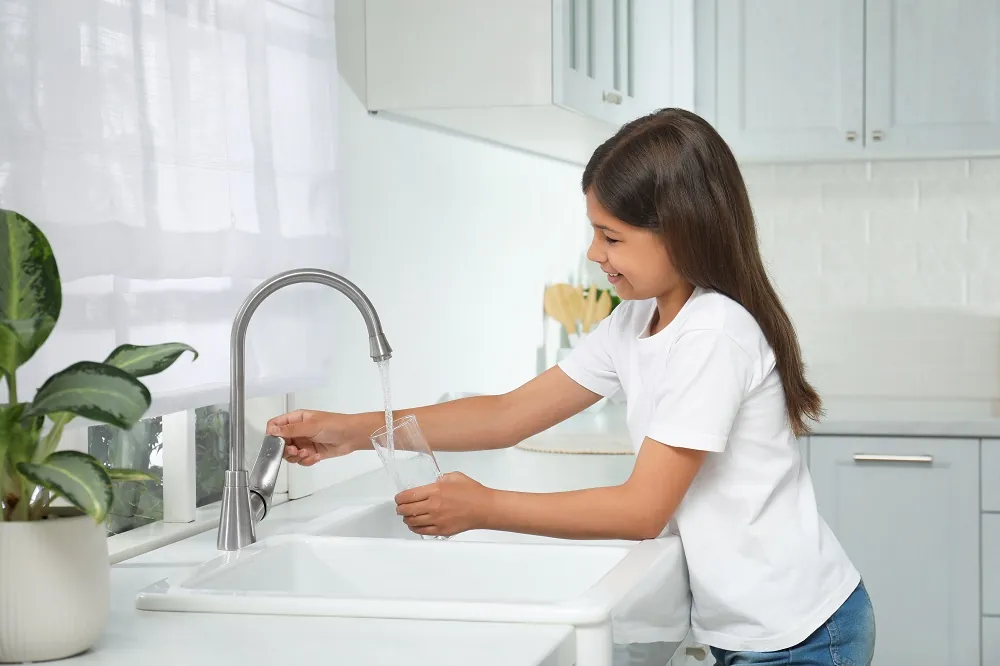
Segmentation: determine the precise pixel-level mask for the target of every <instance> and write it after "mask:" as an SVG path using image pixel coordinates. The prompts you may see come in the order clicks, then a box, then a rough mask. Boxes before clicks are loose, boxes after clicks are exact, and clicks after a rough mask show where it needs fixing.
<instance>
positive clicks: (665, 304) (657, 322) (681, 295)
mask: <svg viewBox="0 0 1000 666" xmlns="http://www.w3.org/2000/svg"><path fill="white" fill-rule="evenodd" d="M693 292H694V285H692V284H688V283H687V282H684V283H682V284H680V285H678V286H677V287H674V288H673V289H671V290H670V291H668V292H666V293H664V294H661V295H660V296H657V297H656V313H655V314H654V315H653V320H652V321H651V322H650V324H649V334H650V335H656V334H657V333H659V332H660V331H662V330H663V329H665V328H666V327H667V326H669V325H670V322H672V321H673V320H674V317H676V316H677V313H678V312H680V311H681V308H683V307H684V304H685V303H687V302H688V299H689V298H691V294H692V293H693Z"/></svg>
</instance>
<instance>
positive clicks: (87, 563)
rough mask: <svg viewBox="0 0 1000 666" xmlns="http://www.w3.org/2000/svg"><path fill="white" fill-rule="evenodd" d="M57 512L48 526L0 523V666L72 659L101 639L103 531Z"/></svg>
mask: <svg viewBox="0 0 1000 666" xmlns="http://www.w3.org/2000/svg"><path fill="white" fill-rule="evenodd" d="M54 511H55V512H56V513H57V517H53V518H49V519H46V520H35V521H28V522H3V523H0V663H19V662H24V661H46V660H51V659H60V658H64V657H69V656H72V655H75V654H78V653H80V652H83V651H84V650H86V649H87V648H89V647H90V646H91V645H93V644H94V642H95V641H96V640H97V638H98V637H99V636H100V635H101V633H102V632H103V631H104V626H105V623H106V622H107V619H108V612H109V602H110V599H109V597H110V564H109V562H108V539H107V528H106V527H105V526H104V524H103V523H95V522H94V520H93V519H92V518H90V517H89V516H86V515H81V514H80V513H79V512H77V511H62V510H59V509H56V510H54ZM58 514H61V515H58Z"/></svg>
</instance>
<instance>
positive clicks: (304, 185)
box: [0, 0, 347, 414]
mask: <svg viewBox="0 0 1000 666" xmlns="http://www.w3.org/2000/svg"><path fill="white" fill-rule="evenodd" d="M336 86H337V71H336V56H335V45H334V32H333V0H0V95H2V97H0V207H3V208H11V209H15V210H18V211H20V212H22V213H23V214H25V215H27V216H28V217H29V218H31V219H32V220H33V221H35V223H36V224H38V225H39V226H40V227H41V228H42V230H43V231H44V232H45V233H46V235H47V236H48V238H49V241H50V242H51V243H52V246H53V250H54V252H55V254H56V258H57V261H58V262H59V268H60V271H61V274H62V279H63V292H64V302H63V309H62V316H61V318H60V321H59V323H58V325H57V327H56V330H55V331H54V333H53V335H52V337H51V338H50V339H49V342H48V343H47V344H46V345H45V347H44V348H43V349H42V351H41V352H39V354H38V355H37V356H36V357H35V358H34V359H32V360H31V361H30V362H29V363H28V365H27V366H25V368H24V369H23V370H22V372H21V375H20V377H19V380H20V381H19V383H20V386H21V387H23V388H22V390H21V394H22V396H23V397H22V399H23V398H27V397H30V395H32V394H33V392H34V389H35V387H37V386H38V385H39V383H40V382H41V381H43V380H44V378H45V377H47V376H48V375H49V374H51V373H52V372H55V371H57V370H59V369H61V368H63V367H65V366H66V365H69V364H70V363H72V362H75V361H77V360H82V359H93V360H102V359H103V358H104V357H105V356H106V355H107V353H108V352H109V351H111V349H113V348H114V347H115V346H116V345H118V344H120V343H124V342H130V343H134V344H146V343H155V342H166V341H181V342H186V343H188V344H190V345H192V346H194V347H195V348H197V349H198V351H199V352H200V353H201V356H200V358H199V359H198V360H197V361H196V362H195V363H191V362H190V356H189V355H186V356H185V357H183V358H182V359H181V360H180V361H178V362H177V363H176V364H175V365H174V366H173V367H172V368H171V369H170V370H168V371H167V372H165V373H163V374H162V375H158V376H154V377H148V378H146V379H145V380H144V381H146V382H147V384H148V385H149V387H150V389H151V390H152V392H153V396H154V404H153V408H152V412H151V414H152V413H164V412H168V411H176V410H179V409H184V408H189V407H193V406H199V405H204V404H209V403H214V402H225V401H226V400H227V398H228V382H229V377H228V372H229V336H230V327H231V323H232V318H233V315H234V314H235V312H236V310H237V309H238V307H239V305H240V303H241V302H242V301H243V299H244V298H245V297H246V295H247V294H248V293H249V292H250V290H251V289H253V287H254V286H255V285H256V284H258V283H259V282H260V281H261V280H263V279H265V278H267V277H269V276H270V275H272V274H274V273H276V272H279V271H281V270H285V269H288V268H294V267H301V266H313V267H319V268H327V269H330V270H334V271H339V270H340V269H342V267H343V266H344V265H345V263H346V256H347V247H346V238H345V236H344V231H343V230H344V225H343V224H342V220H341V216H340V204H339V199H340V197H339V194H338V182H339V181H340V178H339V177H338V168H339V164H338V162H337V157H336V156H337V136H336V128H337V100H336V89H337V88H336ZM336 298H341V297H340V296H339V295H337V294H333V293H332V292H329V290H325V291H324V290H322V289H320V288H316V287H313V286H293V287H289V288H286V289H285V290H283V291H282V292H279V293H278V294H276V295H274V296H272V297H271V299H270V301H269V302H266V303H265V304H264V305H263V306H262V307H261V308H260V310H259V311H258V313H257V314H256V315H255V317H254V320H253V321H252V322H251V325H250V330H249V335H248V342H247V387H248V395H251V396H253V395H263V394H273V393H280V392H286V391H292V390H296V389H300V388H303V387H308V386H315V385H317V384H321V383H324V382H326V381H327V380H328V379H329V375H330V372H331V368H330V361H331V357H332V342H331V340H332V336H331V325H332V321H333V318H334V314H335V310H333V309H331V308H332V307H333V303H331V301H332V300H333V299H336Z"/></svg>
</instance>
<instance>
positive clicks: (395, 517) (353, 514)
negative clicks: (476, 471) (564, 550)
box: [296, 501, 638, 547]
mask: <svg viewBox="0 0 1000 666" xmlns="http://www.w3.org/2000/svg"><path fill="white" fill-rule="evenodd" d="M296 531H297V532H300V533H307V534H317V535H323V536H356V537H369V538H376V539H407V540H418V541H419V540H421V538H420V536H419V535H418V534H415V533H413V532H411V531H410V528H409V527H407V526H406V523H404V522H403V519H402V518H401V517H400V516H399V514H397V513H396V503H395V502H392V501H389V502H379V503H377V504H369V505H365V506H360V507H347V508H344V509H342V510H340V511H337V512H334V513H333V514H331V515H329V516H323V517H320V518H316V519H314V520H312V521H309V522H307V523H305V524H303V525H301V526H299V527H298V528H296ZM450 540H451V541H489V542H505V543H539V544H545V543H548V544H553V543H559V544H567V545H574V546H584V545H591V546H625V547H628V546H630V545H632V544H635V543H638V542H636V541H619V540H579V539H557V538H554V537H542V536H536V535H534V534H518V533H516V532H503V531H499V530H469V531H468V532H462V533H461V534H456V535H455V536H453V537H451V538H450Z"/></svg>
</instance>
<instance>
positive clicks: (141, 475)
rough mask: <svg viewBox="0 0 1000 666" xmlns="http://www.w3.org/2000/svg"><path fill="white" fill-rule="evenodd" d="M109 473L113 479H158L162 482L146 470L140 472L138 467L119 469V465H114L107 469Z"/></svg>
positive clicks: (158, 480)
mask: <svg viewBox="0 0 1000 666" xmlns="http://www.w3.org/2000/svg"><path fill="white" fill-rule="evenodd" d="M104 471H106V472H107V473H108V477H109V478H110V479H111V480H112V481H156V482H157V483H159V482H160V479H159V478H157V477H155V476H153V475H152V474H147V473H146V472H140V471H139V470H136V469H119V468H117V467H112V468H111V469H105V470H104Z"/></svg>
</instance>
